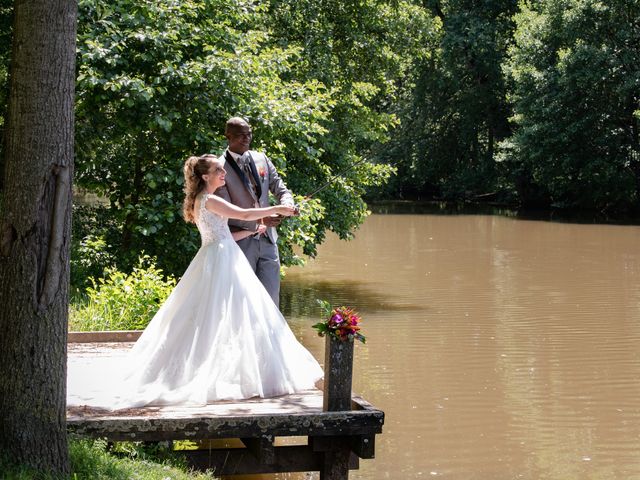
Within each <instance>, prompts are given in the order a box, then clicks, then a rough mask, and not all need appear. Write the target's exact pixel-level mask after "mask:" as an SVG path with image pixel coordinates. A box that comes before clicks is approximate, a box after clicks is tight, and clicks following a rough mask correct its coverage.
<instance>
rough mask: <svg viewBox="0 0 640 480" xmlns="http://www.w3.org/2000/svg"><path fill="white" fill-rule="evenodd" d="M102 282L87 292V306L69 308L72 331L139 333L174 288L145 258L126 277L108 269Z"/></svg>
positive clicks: (172, 279) (174, 283)
mask: <svg viewBox="0 0 640 480" xmlns="http://www.w3.org/2000/svg"><path fill="white" fill-rule="evenodd" d="M105 273H106V274H105V278H100V279H99V280H98V281H97V282H96V281H95V280H94V279H93V278H91V279H90V280H91V283H92V285H93V286H92V287H89V288H87V289H86V296H87V298H86V303H84V302H83V303H81V304H76V305H72V306H71V309H70V312H69V327H70V329H71V330H141V329H144V328H145V327H146V326H147V325H148V324H149V322H150V321H151V319H152V318H153V316H154V315H155V313H156V312H157V311H158V309H159V308H160V305H162V303H163V302H164V301H165V300H166V299H167V297H168V296H169V294H170V293H171V291H172V290H173V288H174V287H175V285H176V281H175V279H174V278H173V277H167V278H165V276H164V275H163V273H162V270H160V269H158V268H157V267H156V266H155V263H154V261H153V260H152V259H151V258H150V257H149V256H147V255H144V256H142V257H140V258H139V259H138V265H137V266H136V267H134V269H133V272H131V274H129V275H127V274H126V273H123V272H121V271H119V270H118V269H116V268H115V267H110V268H107V270H106V272H105Z"/></svg>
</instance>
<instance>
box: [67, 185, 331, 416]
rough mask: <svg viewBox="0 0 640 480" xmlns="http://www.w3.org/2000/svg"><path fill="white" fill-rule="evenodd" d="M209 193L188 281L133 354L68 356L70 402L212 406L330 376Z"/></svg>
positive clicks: (307, 384)
mask: <svg viewBox="0 0 640 480" xmlns="http://www.w3.org/2000/svg"><path fill="white" fill-rule="evenodd" d="M205 200H206V195H202V196H201V197H200V198H199V207H197V210H198V212H197V221H196V224H197V226H198V230H199V231H200V234H201V237H202V246H201V248H200V250H199V251H198V253H197V254H196V256H195V257H194V258H193V260H192V261H191V264H190V265H189V267H188V268H187V270H186V272H185V273H184V275H183V276H182V279H181V280H180V281H179V282H178V284H177V285H176V287H175V289H174V290H173V292H172V293H171V295H170V296H169V298H168V299H167V301H166V302H165V303H164V304H163V305H162V307H161V308H160V310H158V313H156V315H155V316H154V318H153V320H152V321H151V323H150V324H149V325H148V327H147V328H146V329H145V331H144V332H143V334H142V335H141V336H140V338H139V339H138V341H137V342H136V344H135V345H134V346H133V348H132V349H131V351H130V352H129V353H128V354H127V355H126V356H124V357H123V358H121V359H119V360H118V359H110V364H106V362H105V361H104V360H102V365H100V362H101V360H100V359H99V358H98V359H96V361H95V363H94V364H93V365H91V364H86V363H79V364H77V365H76V364H73V363H72V362H71V361H70V362H69V365H68V383H67V386H68V396H67V404H68V405H89V406H101V407H105V408H110V409H119V408H131V407H140V406H144V405H204V404H207V403H211V402H215V401H219V400H234V399H244V398H251V397H273V396H278V395H283V394H289V393H294V392H299V391H303V390H308V389H312V388H314V384H315V382H316V381H317V380H318V379H320V378H321V377H322V375H323V373H322V369H321V368H320V365H319V364H318V362H317V361H316V360H315V359H314V358H313V356H312V355H311V354H310V353H309V351H307V350H306V349H305V348H304V347H303V346H302V345H301V344H300V343H299V342H298V341H297V340H296V338H295V336H294V335H293V332H292V331H291V329H290V328H289V326H288V325H287V323H286V321H285V319H284V317H283V316H282V314H281V313H280V311H279V310H278V308H277V307H276V305H275V304H274V303H273V301H272V300H271V298H270V297H269V294H268V293H267V291H266V290H265V289H264V287H263V286H262V284H261V283H260V281H259V280H258V278H257V277H256V276H255V274H254V272H253V270H252V269H251V266H250V265H249V263H248V262H247V260H246V258H245V256H244V254H243V253H242V251H241V250H240V249H239V248H238V246H237V245H236V243H235V241H234V240H233V238H232V236H231V232H230V231H229V227H228V226H227V219H226V218H223V217H220V216H218V215H216V214H214V213H212V212H210V211H209V210H207V209H206V208H205ZM196 205H198V202H196ZM107 369H108V372H106V371H105V370H107ZM96 379H98V381H97V382H96V381H95V380H96ZM92 380H93V385H92V384H91V383H92Z"/></svg>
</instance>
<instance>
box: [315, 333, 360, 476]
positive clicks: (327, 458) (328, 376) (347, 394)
mask: <svg viewBox="0 0 640 480" xmlns="http://www.w3.org/2000/svg"><path fill="white" fill-rule="evenodd" d="M352 376H353V341H348V340H346V341H342V340H339V339H337V338H335V337H333V336H331V335H327V336H326V344H325V357H324V395H323V399H322V407H323V410H324V411H325V412H340V411H349V410H351V379H352ZM336 447H337V445H336ZM350 456H351V449H350V448H349V446H347V445H344V446H342V447H341V448H331V449H329V450H327V451H325V452H324V455H323V461H322V470H320V480H347V479H348V478H349V457H350Z"/></svg>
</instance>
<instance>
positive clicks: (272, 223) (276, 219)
mask: <svg viewBox="0 0 640 480" xmlns="http://www.w3.org/2000/svg"><path fill="white" fill-rule="evenodd" d="M283 218H284V217H281V216H280V215H273V216H271V217H264V218H263V219H262V223H264V224H265V225H266V226H267V227H277V226H278V225H280V222H282V219H283Z"/></svg>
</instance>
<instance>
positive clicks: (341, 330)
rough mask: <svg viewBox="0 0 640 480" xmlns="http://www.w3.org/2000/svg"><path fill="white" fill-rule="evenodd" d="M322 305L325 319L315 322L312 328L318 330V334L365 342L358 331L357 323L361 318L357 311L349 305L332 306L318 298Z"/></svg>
mask: <svg viewBox="0 0 640 480" xmlns="http://www.w3.org/2000/svg"><path fill="white" fill-rule="evenodd" d="M318 303H319V304H320V306H321V307H322V311H323V313H324V317H325V318H326V320H324V321H323V322H319V323H316V324H315V325H313V328H315V329H316V330H318V336H320V337H324V336H325V335H330V336H332V337H335V338H337V339H339V340H342V341H347V340H348V341H350V342H353V341H354V340H360V341H361V342H362V343H365V341H366V339H365V337H364V335H362V333H360V326H359V323H360V321H361V320H362V319H361V318H360V317H359V316H358V313H357V312H356V311H355V310H354V309H352V308H350V307H336V308H332V307H331V305H330V304H329V302H326V301H324V300H318Z"/></svg>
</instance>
